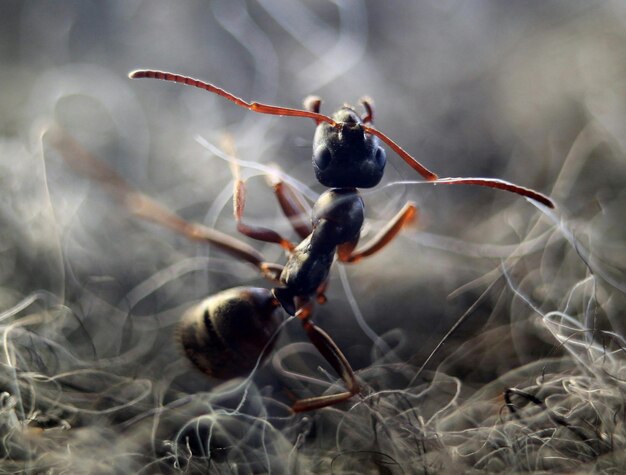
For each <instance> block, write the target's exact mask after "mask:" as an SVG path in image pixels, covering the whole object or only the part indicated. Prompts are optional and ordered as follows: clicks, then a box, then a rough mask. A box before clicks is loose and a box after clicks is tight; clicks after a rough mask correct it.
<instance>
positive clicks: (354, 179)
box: [52, 70, 554, 412]
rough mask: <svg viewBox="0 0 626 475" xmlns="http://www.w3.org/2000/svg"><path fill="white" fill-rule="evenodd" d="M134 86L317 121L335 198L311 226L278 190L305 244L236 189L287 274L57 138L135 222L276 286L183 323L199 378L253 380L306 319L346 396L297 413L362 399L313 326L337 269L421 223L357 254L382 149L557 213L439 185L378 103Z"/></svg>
mask: <svg viewBox="0 0 626 475" xmlns="http://www.w3.org/2000/svg"><path fill="white" fill-rule="evenodd" d="M129 77H130V78H133V79H140V78H155V79H162V80H165V81H171V82H177V83H181V84H185V85H188V86H193V87H197V88H200V89H204V90H206V91H209V92H212V93H214V94H217V95H219V96H221V97H223V98H225V99H227V100H229V101H231V102H233V103H235V104H236V105H238V106H240V107H244V108H246V109H249V110H251V111H254V112H258V113H261V114H270V115H280V116H290V117H304V118H309V119H312V120H313V121H315V123H316V125H317V128H316V131H315V135H314V139H313V169H314V171H315V176H316V178H317V180H318V181H319V182H320V183H321V184H322V185H324V186H325V187H327V188H329V189H328V190H327V191H326V192H325V193H323V194H322V195H321V196H320V197H319V199H318V200H317V202H316V203H315V204H314V206H313V209H312V213H311V217H310V224H307V223H305V222H304V221H303V220H302V217H303V216H304V215H305V214H306V211H305V207H304V205H303V204H302V199H301V198H300V197H299V195H298V193H297V192H296V191H295V190H293V189H292V188H291V187H289V186H287V185H286V184H285V183H282V182H280V181H278V182H276V183H275V184H274V191H275V194H276V196H277V198H278V202H279V204H280V206H281V208H282V210H283V212H284V214H285V215H286V216H287V218H288V219H289V221H290V223H291V225H292V227H293V228H294V230H295V232H296V234H298V236H299V237H300V239H301V241H300V242H299V243H297V244H296V243H292V242H291V241H289V240H288V239H286V238H284V237H283V236H281V235H280V234H279V233H277V232H276V231H274V230H271V229H268V228H264V227H259V226H249V225H247V224H246V223H245V222H244V220H243V214H244V207H245V186H244V183H243V181H241V180H240V179H238V178H237V179H236V181H235V187H234V193H233V195H234V215H235V219H236V221H237V229H238V231H239V232H240V233H242V234H243V235H245V236H247V237H249V238H252V239H255V240H259V241H264V242H270V243H276V244H278V245H280V246H282V247H283V249H284V250H285V252H286V254H287V262H286V263H285V265H284V266H283V265H279V264H274V263H269V262H266V261H265V259H264V258H263V256H262V255H261V254H260V253H259V252H258V251H257V250H255V249H254V248H253V247H251V246H250V245H248V244H247V243H245V242H243V241H241V240H239V239H236V238H234V237H232V236H228V235H226V234H223V233H221V232H219V231H217V230H215V229H212V228H208V227H206V226H202V225H200V224H197V223H191V222H188V221H185V220H183V219H182V218H180V217H178V216H177V215H175V214H174V213H172V212H170V211H168V210H166V209H165V208H163V207H162V206H160V205H159V204H158V203H156V202H155V201H153V200H152V199H150V198H149V197H147V196H146V195H144V194H142V193H140V192H138V191H136V190H134V189H133V188H131V187H130V185H128V184H127V183H126V182H125V181H124V180H123V179H122V178H121V177H119V176H118V175H116V174H115V172H113V171H112V170H110V169H108V167H106V166H105V165H103V164H101V163H100V162H97V161H96V160H95V159H93V158H92V157H90V156H89V155H88V154H87V153H86V152H85V151H84V150H83V149H81V148H80V146H79V145H78V144H77V143H76V142H74V141H73V140H72V139H71V138H69V137H67V135H64V134H62V133H59V132H58V131H57V133H54V134H52V137H53V142H54V143H55V145H56V146H57V147H58V148H60V149H65V150H70V153H68V154H67V155H68V156H69V157H70V158H69V161H70V162H71V163H70V164H71V165H73V166H74V167H75V168H77V169H79V170H81V171H82V172H83V173H84V174H86V175H88V176H90V177H92V178H95V179H97V180H98V181H100V182H102V183H104V184H105V185H106V186H107V187H109V188H110V189H111V191H112V192H113V195H114V196H117V197H118V198H120V199H121V200H122V201H123V203H124V205H125V206H126V207H127V208H128V209H129V210H131V211H132V212H133V213H134V214H136V215H138V216H140V217H142V218H144V219H147V220H151V221H154V222H157V223H160V224H161V225H164V226H166V227H169V228H170V229H173V230H175V231H176V232H178V233H181V234H183V235H185V236H187V237H188V238H190V239H194V240H197V241H202V242H207V243H210V244H213V245H215V246H217V247H218V248H220V249H221V250H223V251H225V252H226V253H228V254H230V255H231V256H233V257H235V258H237V259H241V260H243V261H246V262H248V263H250V264H252V265H253V266H255V267H256V268H257V269H258V271H259V272H260V273H261V275H262V276H264V277H265V278H267V279H268V280H269V281H271V282H272V283H273V284H274V285H275V286H274V287H273V288H272V289H267V288H252V287H237V288H233V289H229V290H225V291H222V292H220V293H217V294H215V295H213V296H211V297H209V298H208V299H206V300H205V301H204V302H202V303H201V304H199V305H196V306H195V307H193V308H191V309H190V310H189V311H188V312H187V313H186V314H185V315H184V316H183V318H182V323H181V325H180V328H179V340H180V343H181V344H182V346H183V348H184V351H185V354H186V355H187V357H188V358H189V359H190V360H191V361H192V362H193V363H194V365H195V366H196V367H197V368H198V369H200V370H201V371H203V372H204V373H206V374H208V375H209V376H212V377H216V378H221V379H228V378H233V377H236V376H240V375H244V374H246V373H249V372H250V371H251V370H252V369H253V368H254V367H255V365H256V364H258V362H259V361H260V360H262V359H263V358H264V357H265V356H266V355H267V354H268V352H269V350H271V347H272V345H273V339H274V335H275V333H276V332H277V331H278V329H279V327H280V322H281V317H280V311H281V310H280V309H281V308H282V309H283V310H284V311H286V312H287V313H288V314H289V315H292V316H295V317H297V318H298V319H299V320H300V321H301V322H302V324H303V326H304V329H305V331H306V333H307V335H308V338H309V339H310V341H311V343H312V344H313V345H314V346H315V347H316V348H317V350H318V351H319V352H320V354H321V355H322V356H323V357H324V358H325V359H326V360H327V361H328V363H329V364H330V365H331V366H332V367H333V368H334V370H335V371H336V372H337V373H338V374H339V375H340V376H341V378H342V380H343V382H344V384H345V386H346V391H343V392H340V393H337V394H332V395H326V396H317V397H311V398H308V399H302V400H299V401H297V402H295V403H294V405H293V406H292V408H293V410H294V411H295V412H300V411H308V410H314V409H318V408H322V407H326V406H330V405H334V404H337V403H340V402H342V401H346V400H348V399H350V398H351V397H353V396H354V395H356V394H358V393H359V392H360V385H359V382H358V381H357V378H356V376H355V373H354V371H353V370H352V368H351V367H350V364H349V363H348V361H347V359H346V358H345V356H344V355H343V353H342V352H341V350H340V349H339V348H338V346H337V345H336V344H335V342H334V341H333V340H332V338H331V337H330V336H329V335H328V334H327V333H326V332H324V331H323V330H322V329H321V328H319V327H318V326H317V325H316V324H315V323H314V322H313V321H312V309H313V305H314V302H315V301H318V302H320V303H323V302H324V301H325V296H324V290H325V287H326V282H327V278H328V274H329V271H330V268H331V265H332V264H333V262H334V260H335V259H337V260H339V261H341V262H343V263H352V262H358V261H360V260H361V259H363V258H365V257H368V256H370V255H372V254H374V253H376V252H377V251H379V250H380V249H382V248H383V247H385V246H386V245H387V244H388V243H389V242H390V241H391V240H392V239H393V238H394V237H395V236H397V235H398V233H399V232H400V230H401V229H402V228H403V227H404V226H405V225H406V224H407V223H409V222H411V221H413V220H415V219H416V217H417V211H418V210H417V208H416V206H415V204H413V203H410V202H409V203H407V204H406V205H405V206H404V207H403V208H402V209H401V210H400V211H399V212H398V213H397V214H396V215H395V216H394V217H393V218H392V219H391V220H390V221H389V223H388V224H387V226H385V227H384V228H383V229H382V230H381V232H380V233H379V234H378V235H376V236H375V237H374V238H372V240H371V241H370V242H368V243H367V244H365V245H364V246H362V247H360V248H358V249H357V245H358V243H359V237H360V232H361V228H362V225H363V222H364V204H363V200H362V198H361V197H360V195H359V192H358V190H357V189H358V188H371V187H374V186H376V185H377V184H378V183H379V182H380V180H381V179H382V177H383V173H384V169H385V164H386V160H387V159H386V153H385V150H384V148H383V147H382V146H381V143H380V142H381V141H382V142H383V143H385V144H387V145H388V146H389V147H390V148H391V149H392V150H393V151H395V152H396V153H397V154H398V155H399V156H400V157H401V158H402V159H403V160H404V161H405V162H406V163H407V164H408V165H409V166H411V167H412V168H413V169H414V170H415V171H417V172H418V173H419V174H420V175H422V177H424V178H425V179H426V180H427V181H430V182H432V183H436V184H449V185H457V184H469V185H478V186H484V187H490V188H498V189H501V190H505V191H508V192H511V193H516V194H518V195H521V196H525V197H527V198H530V199H532V200H534V201H536V202H538V203H541V204H543V205H545V206H548V207H551V208H553V207H554V203H553V202H552V201H551V200H550V198H548V197H546V196H545V195H543V194H541V193H539V192H537V191H534V190H531V189H529V188H525V187H522V186H519V185H515V184H513V183H509V182H506V181H503V180H499V179H493V178H439V177H438V176H437V175H436V174H435V173H433V172H432V171H430V170H428V169H427V168H426V167H424V166H423V165H422V164H421V163H419V162H418V161H417V160H416V159H414V158H413V157H412V156H411V155H409V154H408V153H407V152H406V151H404V150H403V149H402V148H401V147H400V146H399V145H398V144H397V143H395V142H394V141H393V140H391V139H390V138H389V137H388V136H386V135H385V134H383V133H382V132H380V131H379V130H377V129H375V128H374V127H373V122H374V107H373V104H372V102H371V101H370V100H369V99H362V100H361V104H362V106H363V108H364V110H365V113H364V114H363V115H359V114H358V113H357V112H356V110H355V109H354V108H352V107H350V106H344V107H342V108H341V109H339V110H338V111H337V112H336V113H335V114H334V115H333V116H332V117H329V116H326V115H323V114H321V113H320V106H321V100H320V99H319V98H318V97H315V96H310V97H308V98H307V99H306V100H305V102H304V109H291V108H285V107H278V106H273V105H268V104H262V103H257V102H246V101H244V100H242V99H240V98H238V97H236V96H234V95H232V94H231V93H229V92H227V91H225V90H223V89H221V88H218V87H216V86H214V85H212V84H209V83H206V82H203V81H199V80H196V79H192V78H190V77H186V76H181V75H178V74H172V73H167V72H161V71H154V70H137V71H134V72H132V73H130V74H129Z"/></svg>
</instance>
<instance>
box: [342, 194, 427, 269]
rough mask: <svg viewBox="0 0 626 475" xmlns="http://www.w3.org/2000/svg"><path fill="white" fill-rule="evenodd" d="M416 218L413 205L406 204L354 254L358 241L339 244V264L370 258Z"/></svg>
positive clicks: (410, 203)
mask: <svg viewBox="0 0 626 475" xmlns="http://www.w3.org/2000/svg"><path fill="white" fill-rule="evenodd" d="M418 218H419V210H418V209H417V207H416V206H415V203H412V202H408V203H407V204H405V205H404V206H403V207H402V209H401V210H400V211H399V212H398V213H397V214H396V215H395V216H394V217H393V218H392V219H391V220H390V221H389V222H388V223H387V225H386V226H385V227H384V228H383V229H381V230H380V232H379V233H378V234H377V235H376V236H374V237H373V238H372V240H371V241H370V242H368V243H367V244H366V245H365V246H363V247H362V248H360V249H358V250H357V251H356V252H355V250H354V249H355V248H356V245H357V243H358V240H357V241H351V242H347V243H344V244H340V245H339V246H338V248H337V256H338V258H339V260H340V261H341V262H345V263H354V262H358V261H360V260H361V259H363V258H364V257H368V256H371V255H372V254H375V253H376V252H378V251H380V250H381V249H382V248H384V247H385V246H386V245H387V244H389V243H390V242H391V241H392V240H393V238H395V237H396V236H397V235H398V233H399V232H400V230H401V229H402V228H403V227H404V226H406V225H407V224H409V223H413V222H415V221H416V220H417V219H418Z"/></svg>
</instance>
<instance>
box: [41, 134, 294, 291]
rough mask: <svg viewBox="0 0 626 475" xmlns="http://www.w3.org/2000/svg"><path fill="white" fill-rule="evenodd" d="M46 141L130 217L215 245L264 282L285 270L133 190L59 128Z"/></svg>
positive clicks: (274, 278) (238, 242)
mask: <svg viewBox="0 0 626 475" xmlns="http://www.w3.org/2000/svg"><path fill="white" fill-rule="evenodd" d="M46 137H47V139H48V140H49V141H50V144H51V145H52V146H53V147H54V148H55V149H56V150H57V151H58V152H59V153H60V154H61V156H62V158H63V159H64V160H65V162H66V163H67V164H68V165H69V166H70V167H71V168H73V169H74V170H75V171H77V172H78V173H81V174H82V175H84V176H86V177H87V178H90V179H92V180H95V181H97V182H99V183H100V184H101V185H102V186H103V187H104V188H105V189H106V190H107V191H108V192H109V193H110V194H111V196H113V197H114V198H115V199H117V200H118V201H119V202H120V203H121V204H122V206H123V207H124V208H126V209H127V210H128V211H129V212H130V213H132V214H134V215H135V216H138V217H139V218H142V219H145V220H147V221H151V222H153V223H156V224H159V225H161V226H163V227H166V228H168V229H170V230H172V231H175V232H177V233H178V234H182V235H183V236H185V237H187V238H189V239H192V240H194V241H199V242H204V243H208V244H213V245H214V246H216V247H217V248H219V249H221V250H222V251H224V252H226V253H228V254H230V255H231V256H233V257H235V258H237V259H241V260H243V261H245V262H249V263H250V264H252V265H253V266H255V267H256V268H257V269H258V270H259V271H260V272H261V274H262V275H263V276H264V277H265V278H267V279H269V280H272V281H278V280H279V279H278V277H279V275H280V273H281V271H282V266H280V265H278V264H272V263H269V262H266V261H265V259H264V258H263V255H261V254H260V253H259V252H258V251H257V250H256V249H254V248H253V247H252V246H250V245H248V244H246V243H245V242H243V241H240V240H238V239H235V238H233V237H232V236H229V235H227V234H224V233H222V232H220V231H217V230H216V229H212V228H209V227H207V226H203V225H202V224H199V223H192V222H189V221H186V220H185V219H183V218H181V217H180V216H178V215H177V214H175V213H173V212H172V211H170V210H168V209H167V208H165V207H164V206H162V205H160V204H159V203H157V202H156V201H155V200H153V199H152V198H150V197H149V196H147V195H145V194H144V193H142V192H140V191H138V190H136V189H134V188H133V187H132V186H131V185H130V184H129V183H128V182H126V180H124V179H123V178H122V177H121V176H119V175H118V174H117V173H116V172H115V171H113V169H111V168H109V167H108V166H107V165H105V164H104V163H103V162H101V161H100V160H98V159H96V158H95V157H94V156H93V155H91V153H89V152H88V151H87V150H86V149H85V148H84V147H83V146H82V145H81V144H80V143H78V142H77V141H76V140H75V139H74V138H73V137H71V136H70V135H69V134H68V133H67V132H66V131H65V130H63V129H62V128H61V127H60V126H56V125H53V126H51V127H50V128H49V129H48V130H47V131H46Z"/></svg>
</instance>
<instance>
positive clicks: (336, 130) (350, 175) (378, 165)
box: [313, 107, 387, 188]
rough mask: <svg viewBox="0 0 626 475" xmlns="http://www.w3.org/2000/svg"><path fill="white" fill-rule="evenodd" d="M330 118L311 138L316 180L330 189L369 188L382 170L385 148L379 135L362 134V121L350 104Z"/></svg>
mask: <svg viewBox="0 0 626 475" xmlns="http://www.w3.org/2000/svg"><path fill="white" fill-rule="evenodd" d="M333 120H334V121H335V122H337V124H338V125H337V126H336V127H335V126H333V125H331V124H328V123H326V122H322V123H320V124H319V125H318V126H317V129H316V130H315V137H314V138H313V168H314V170H315V176H316V177H317V180H318V181H319V182H320V183H321V184H322V185H324V186H327V187H329V188H371V187H373V186H376V185H377V184H378V183H379V182H380V180H381V178H382V177H383V172H384V171H385V164H386V162H387V158H386V155H385V150H384V149H383V148H382V147H381V146H380V145H379V144H378V138H376V137H374V136H373V135H370V134H365V132H364V131H363V127H362V124H363V122H362V120H361V118H360V117H359V116H358V115H357V113H356V112H355V111H354V110H353V109H352V108H350V107H343V108H341V109H339V111H337V112H336V113H335V114H334V115H333Z"/></svg>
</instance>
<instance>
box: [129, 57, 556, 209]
mask: <svg viewBox="0 0 626 475" xmlns="http://www.w3.org/2000/svg"><path fill="white" fill-rule="evenodd" d="M129 76H130V77H131V78H133V79H139V78H154V79H162V80H164V81H172V82H177V83H181V84H185V85H187V86H193V87H197V88H200V89H204V90H205V91H209V92H211V93H213V94H217V95H218V96H221V97H223V98H225V99H227V100H229V101H231V102H233V103H235V104H237V105H238V106H239V107H244V108H246V109H249V110H251V111H254V112H258V113H260V114H270V115H282V116H289V117H307V118H309V119H313V120H314V121H315V122H316V123H317V129H316V131H315V138H314V139H313V168H314V169H315V175H316V176H317V180H318V181H319V182H320V183H321V184H322V185H324V186H327V187H336V188H371V187H373V186H376V185H377V184H378V182H380V180H381V178H382V176H383V171H384V169H385V163H386V157H385V151H384V150H383V149H382V148H381V147H380V145H378V139H380V140H382V141H383V142H385V143H386V144H387V145H389V147H391V149H392V150H393V151H394V152H396V153H397V154H398V155H399V156H400V158H402V160H404V161H405V162H406V163H407V164H408V165H409V166H410V167H411V168H413V169H414V170H415V171H416V172H417V173H419V174H420V175H422V176H423V177H424V178H425V179H426V180H428V181H429V182H431V183H440V184H446V185H476V186H486V187H488V188H497V189H500V190H505V191H508V192H510V193H516V194H518V195H521V196H525V197H527V198H530V199H532V200H535V201H537V202H538V203H541V204H543V205H545V206H548V207H549V208H554V207H555V205H554V202H553V201H552V200H551V199H550V198H548V197H547V196H545V195H542V194H541V193H539V192H537V191H535V190H531V189H529V188H524V187H523V186H519V185H515V184H514V183H509V182H508V181H504V180H499V179H497V178H439V177H438V176H437V174H436V173H433V172H431V171H430V170H429V169H428V168H426V167H425V166H424V165H422V164H421V163H420V162H419V161H417V160H416V159H415V158H414V157H412V156H411V155H410V154H408V153H407V152H406V151H405V150H404V149H403V148H402V147H400V146H399V145H398V144H397V143H396V142H394V141H393V140H391V139H390V138H389V137H387V136H386V135H385V134H383V133H382V132H381V131H380V130H377V129H375V128H374V127H372V126H371V123H372V112H373V110H372V104H371V102H370V99H368V98H363V99H362V100H361V103H362V104H363V106H364V107H365V110H366V115H365V116H363V118H361V117H359V116H358V115H357V113H356V112H355V111H354V109H352V108H351V107H348V106H346V107H343V108H341V109H339V111H338V112H336V113H335V115H334V116H333V118H330V117H328V116H326V115H323V114H320V113H319V109H320V103H321V99H319V98H318V97H315V96H310V97H309V98H307V99H306V100H305V104H304V107H305V110H303V109H291V108H289V107H279V106H272V105H269V104H262V103H260V102H246V101H244V100H243V99H241V98H239V97H237V96H234V95H233V94H231V93H230V92H228V91H225V90H224V89H221V88H219V87H217V86H214V85H213V84H209V83H207V82H204V81H199V80H197V79H193V78H190V77H188V76H181V75H180V74H173V73H168V72H164V71H156V70H152V69H140V70H137V71H133V72H131V73H130V74H129Z"/></svg>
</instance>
